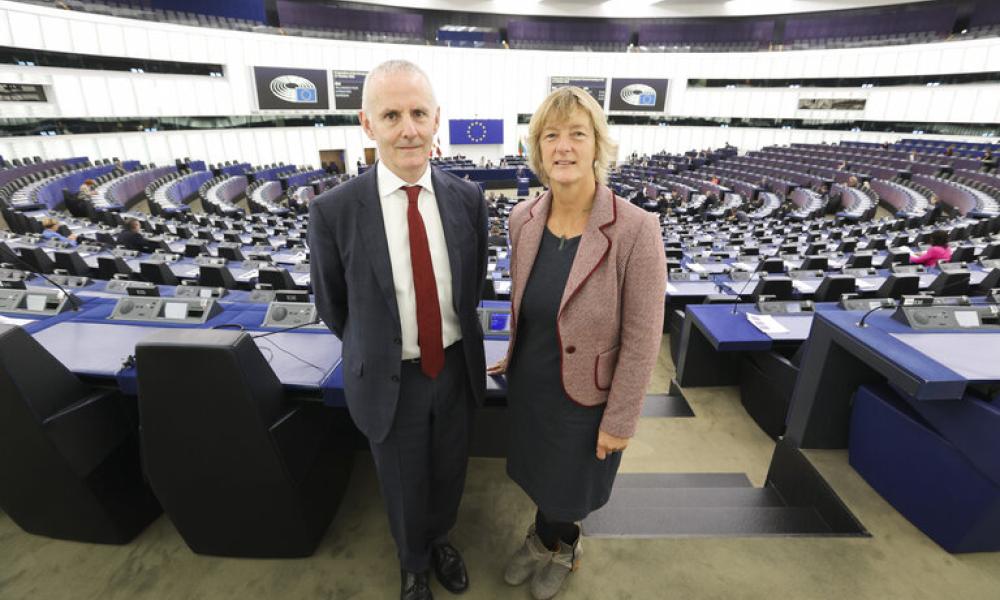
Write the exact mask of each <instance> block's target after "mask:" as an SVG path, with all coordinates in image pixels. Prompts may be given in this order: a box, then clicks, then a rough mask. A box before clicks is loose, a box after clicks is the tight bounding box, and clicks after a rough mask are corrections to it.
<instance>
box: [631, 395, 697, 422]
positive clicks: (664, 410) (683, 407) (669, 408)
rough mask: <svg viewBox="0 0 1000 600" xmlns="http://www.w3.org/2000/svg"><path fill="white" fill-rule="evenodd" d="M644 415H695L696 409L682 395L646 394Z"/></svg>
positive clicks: (643, 406) (643, 408)
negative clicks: (692, 408)
mask: <svg viewBox="0 0 1000 600" xmlns="http://www.w3.org/2000/svg"><path fill="white" fill-rule="evenodd" d="M640 416H643V417H693V416H694V411H693V410H691V406H690V405H689V404H688V403H687V400H685V399H684V397H683V396H681V395H671V394H646V401H645V402H644V403H643V405H642V413H641V415H640Z"/></svg>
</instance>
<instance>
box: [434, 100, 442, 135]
mask: <svg viewBox="0 0 1000 600" xmlns="http://www.w3.org/2000/svg"><path fill="white" fill-rule="evenodd" d="M440 126H441V107H440V106H439V107H437V108H435V109H434V133H435V134H437V132H438V127H440Z"/></svg>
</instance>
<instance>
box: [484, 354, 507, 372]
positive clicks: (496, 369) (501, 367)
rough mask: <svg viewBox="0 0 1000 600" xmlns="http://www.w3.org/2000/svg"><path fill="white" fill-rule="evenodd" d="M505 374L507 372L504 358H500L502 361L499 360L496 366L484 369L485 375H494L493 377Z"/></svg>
mask: <svg viewBox="0 0 1000 600" xmlns="http://www.w3.org/2000/svg"><path fill="white" fill-rule="evenodd" d="M506 372H507V359H506V358H502V359H500V361H499V362H498V363H497V364H495V365H493V366H490V367H487V368H486V374H487V375H494V376H495V375H503V374H504V373H506Z"/></svg>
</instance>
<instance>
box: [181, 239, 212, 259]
mask: <svg viewBox="0 0 1000 600" xmlns="http://www.w3.org/2000/svg"><path fill="white" fill-rule="evenodd" d="M203 253H204V254H207V253H208V244H206V243H205V242H186V243H185V244H184V256H186V257H187V258H194V257H196V256H199V255H201V254H203Z"/></svg>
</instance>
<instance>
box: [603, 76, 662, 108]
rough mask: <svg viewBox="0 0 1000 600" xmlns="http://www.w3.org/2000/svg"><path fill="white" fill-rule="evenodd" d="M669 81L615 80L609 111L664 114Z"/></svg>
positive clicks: (645, 79)
mask: <svg viewBox="0 0 1000 600" xmlns="http://www.w3.org/2000/svg"><path fill="white" fill-rule="evenodd" d="M668 81H669V80H668V79H649V78H630V79H623V78H617V77H616V78H613V79H612V80H611V99H610V102H609V103H608V110H609V111H630V112H635V111H641V112H663V108H664V106H666V102H667V82H668Z"/></svg>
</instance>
